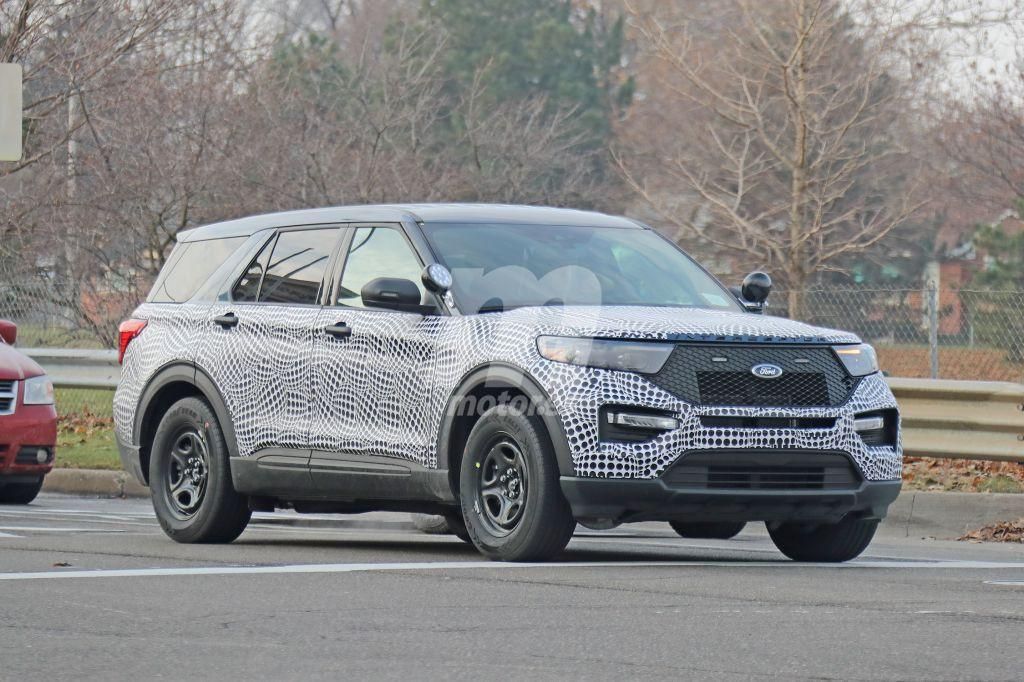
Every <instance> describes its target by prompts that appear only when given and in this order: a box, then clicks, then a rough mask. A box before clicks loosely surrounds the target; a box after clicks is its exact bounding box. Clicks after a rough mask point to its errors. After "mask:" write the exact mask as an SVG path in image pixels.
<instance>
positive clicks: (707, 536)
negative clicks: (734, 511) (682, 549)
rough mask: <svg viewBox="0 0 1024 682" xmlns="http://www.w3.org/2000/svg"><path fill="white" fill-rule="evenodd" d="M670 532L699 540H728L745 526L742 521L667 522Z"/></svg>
mask: <svg viewBox="0 0 1024 682" xmlns="http://www.w3.org/2000/svg"><path fill="white" fill-rule="evenodd" d="M668 525H670V526H672V530H674V531H675V532H677V533H679V535H680V537H684V538H694V539H700V540H728V539H729V538H734V537H736V536H737V535H739V533H740V531H741V530H743V527H744V526H746V525H747V524H746V523H744V522H743V521H718V522H704V523H687V522H684V521H669V524H668Z"/></svg>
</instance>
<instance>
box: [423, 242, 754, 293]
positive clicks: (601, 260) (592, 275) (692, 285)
mask: <svg viewBox="0 0 1024 682" xmlns="http://www.w3.org/2000/svg"><path fill="white" fill-rule="evenodd" d="M423 231H424V233H425V234H426V237H427V240H428V241H429V242H430V246H431V248H433V250H434V253H435V255H436V256H437V257H438V259H439V260H440V262H441V263H442V264H444V265H445V266H446V267H447V268H448V269H449V270H451V272H452V277H453V279H454V285H453V287H452V293H453V294H454V296H455V300H456V303H457V304H458V306H459V308H460V310H462V311H463V312H464V313H474V312H489V311H497V310H509V309H511V308H518V307H522V306H544V305H627V306H672V307H689V308H718V309H722V310H738V309H739V304H738V303H737V302H736V301H735V299H734V298H733V297H732V296H731V295H730V294H729V292H728V291H727V290H726V289H724V288H723V287H722V286H721V285H720V284H719V283H718V282H717V281H716V280H715V279H714V278H713V277H711V276H710V275H709V274H707V273H706V272H705V271H704V270H703V269H701V267H700V266H698V265H697V264H696V263H695V262H694V261H693V260H692V259H691V258H690V257H689V256H687V255H686V254H684V253H683V252H682V251H680V250H679V249H677V248H675V246H673V245H672V244H671V243H670V242H669V241H668V240H666V239H664V238H663V237H661V236H660V235H658V234H657V233H656V232H654V231H653V230H644V229H636V228H611V227H601V228H597V227H578V226H563V225H506V224H495V225H491V224H480V225H466V224H441V223H434V224H427V225H424V226H423Z"/></svg>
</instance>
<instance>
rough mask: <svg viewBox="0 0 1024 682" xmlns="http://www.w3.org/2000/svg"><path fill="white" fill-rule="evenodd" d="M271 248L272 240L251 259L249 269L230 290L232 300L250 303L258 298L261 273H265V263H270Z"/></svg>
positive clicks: (272, 246) (261, 279)
mask: <svg viewBox="0 0 1024 682" xmlns="http://www.w3.org/2000/svg"><path fill="white" fill-rule="evenodd" d="M273 248H274V240H273V239H271V240H270V241H268V242H267V243H266V245H264V247H263V248H262V249H260V253H259V255H258V256H256V257H255V258H253V259H252V263H249V267H248V268H246V270H245V272H244V273H243V274H242V276H241V277H240V278H239V280H238V281H237V282H235V286H234V288H233V289H232V290H231V298H232V300H235V301H242V302H250V303H251V302H254V301H256V300H257V299H258V298H259V295H260V284H261V283H262V282H263V273H264V272H266V271H267V263H268V262H269V261H270V252H271V250H273Z"/></svg>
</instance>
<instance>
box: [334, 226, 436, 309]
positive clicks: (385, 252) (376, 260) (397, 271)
mask: <svg viewBox="0 0 1024 682" xmlns="http://www.w3.org/2000/svg"><path fill="white" fill-rule="evenodd" d="M422 270H423V266H422V265H420V261H419V259H418V258H417V257H416V254H415V253H413V251H412V248H411V247H410V246H409V243H408V242H407V241H405V237H404V236H403V235H402V233H401V232H400V231H399V230H398V228H395V227H359V228H356V230H355V234H353V235H352V244H351V245H350V246H349V249H348V258H347V259H346V261H345V272H344V274H343V275H342V278H341V287H340V289H339V291H338V299H337V301H336V303H337V304H338V305H345V306H353V307H362V305H363V300H362V297H361V296H360V292H361V291H362V289H363V287H364V286H365V285H366V284H367V283H369V282H371V281H373V280H375V279H377V278H378V277H397V278H400V279H407V280H410V281H412V282H413V283H414V284H415V285H416V287H417V288H418V289H419V290H420V301H421V302H422V301H423V300H424V295H425V293H426V291H425V289H424V288H423V283H422V281H421V280H420V275H421V274H422Z"/></svg>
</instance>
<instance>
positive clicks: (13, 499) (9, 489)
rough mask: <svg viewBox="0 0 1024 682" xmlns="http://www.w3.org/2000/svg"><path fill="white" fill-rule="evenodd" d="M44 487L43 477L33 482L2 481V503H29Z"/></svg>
mask: <svg viewBox="0 0 1024 682" xmlns="http://www.w3.org/2000/svg"><path fill="white" fill-rule="evenodd" d="M42 487H43V477H42V476H40V477H39V479H38V480H36V481H33V482H31V483H7V484H4V483H0V504H28V503H30V502H31V501H32V500H34V499H36V495H38V494H39V491H40V489H42Z"/></svg>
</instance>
